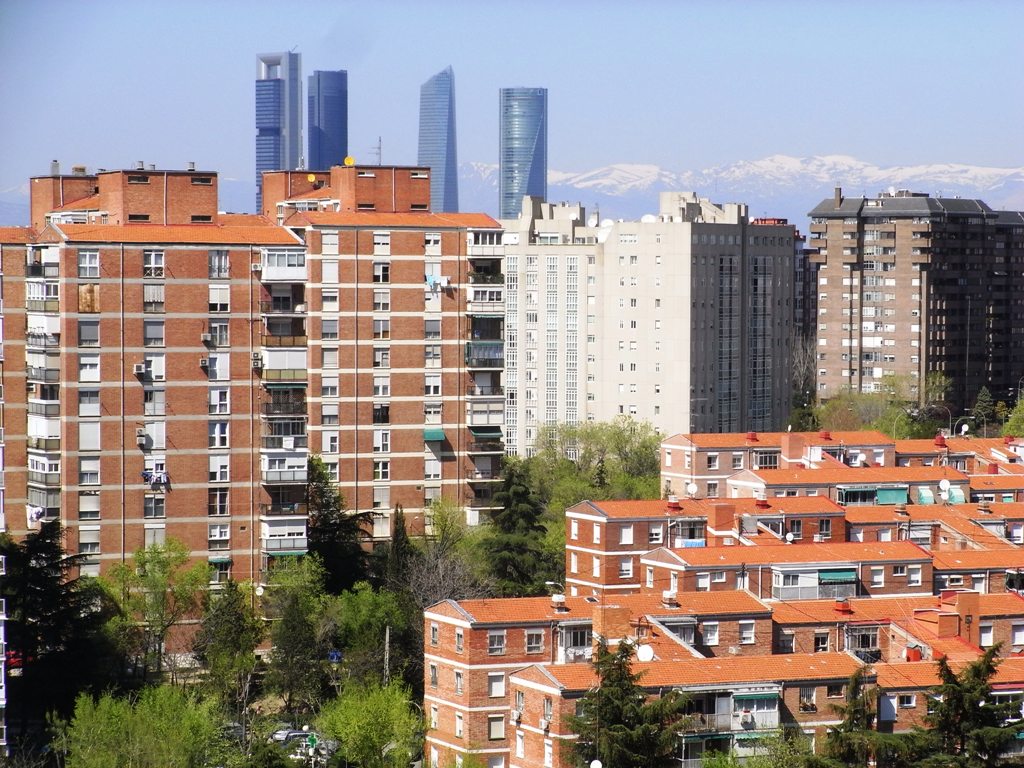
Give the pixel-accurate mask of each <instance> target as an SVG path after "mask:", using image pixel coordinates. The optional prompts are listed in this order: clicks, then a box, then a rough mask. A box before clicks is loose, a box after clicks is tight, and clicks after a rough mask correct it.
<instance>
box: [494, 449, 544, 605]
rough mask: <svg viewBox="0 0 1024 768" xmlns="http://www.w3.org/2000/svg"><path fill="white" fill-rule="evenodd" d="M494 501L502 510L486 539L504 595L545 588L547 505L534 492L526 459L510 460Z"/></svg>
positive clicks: (496, 579) (519, 594)
mask: <svg viewBox="0 0 1024 768" xmlns="http://www.w3.org/2000/svg"><path fill="white" fill-rule="evenodd" d="M494 501H495V503H496V504H499V505H500V506H501V509H499V510H497V511H495V512H494V513H493V514H492V515H491V530H490V532H489V535H488V536H487V538H486V539H485V540H484V542H483V547H484V550H485V552H486V554H487V555H488V558H489V564H490V569H491V575H492V576H493V578H494V581H495V583H496V585H497V587H498V591H499V592H500V593H501V594H502V595H503V596H504V597H518V596H523V595H530V594H537V593H539V592H541V591H543V584H542V583H540V582H542V580H543V573H544V569H543V562H544V551H543V541H544V531H545V529H544V526H543V525H542V524H541V520H540V519H541V515H542V514H543V512H544V507H543V505H542V504H541V501H540V498H539V497H538V496H537V494H536V493H534V491H533V489H532V488H531V486H530V483H529V480H528V478H527V476H526V471H525V468H524V467H523V464H522V462H520V461H516V460H510V461H506V463H505V467H504V470H503V479H502V484H501V488H500V490H498V491H497V492H496V493H495V494H494Z"/></svg>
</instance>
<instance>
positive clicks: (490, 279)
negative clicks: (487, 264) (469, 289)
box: [469, 272, 505, 285]
mask: <svg viewBox="0 0 1024 768" xmlns="http://www.w3.org/2000/svg"><path fill="white" fill-rule="evenodd" d="M469 282H470V283H472V284H474V285H504V284H505V275H503V274H502V273H501V272H470V273H469Z"/></svg>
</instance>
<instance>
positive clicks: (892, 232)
mask: <svg viewBox="0 0 1024 768" xmlns="http://www.w3.org/2000/svg"><path fill="white" fill-rule="evenodd" d="M810 216H811V217H812V218H811V242H810V245H811V246H812V247H814V248H816V249H817V254H816V255H815V256H814V257H813V260H814V261H815V262H816V263H817V265H818V270H819V271H818V321H817V322H818V330H817V339H818V347H817V358H818V359H817V378H818V393H817V394H818V397H819V398H825V399H827V398H829V397H834V396H835V395H837V394H839V393H840V392H843V391H846V390H852V391H855V392H880V391H883V388H884V386H885V384H884V379H885V377H888V376H895V377H897V378H899V379H902V380H904V381H905V382H906V391H907V393H908V394H909V395H910V397H911V398H913V399H915V400H919V401H920V402H922V403H923V402H926V401H928V402H933V401H935V400H945V401H947V402H948V403H949V404H950V405H951V406H952V407H953V409H954V410H955V411H959V410H960V409H962V408H964V407H968V406H970V405H972V404H973V402H974V398H975V396H976V395H977V393H978V390H979V389H981V387H982V386H987V387H988V388H989V390H990V391H991V392H992V393H993V394H994V395H996V399H998V398H999V396H1002V395H1003V393H1007V392H1010V391H1011V390H1013V391H1014V392H1015V391H1016V386H1017V383H1018V379H1019V377H1020V374H1021V372H1022V371H1024V338H1022V334H1024V318H1022V316H1021V309H1020V306H1019V304H1018V303H1017V301H1016V300H1015V298H1014V297H1015V296H1017V295H1018V294H1019V292H1020V291H1021V290H1022V289H1024V270H1022V266H1024V214H1022V213H1017V212H1008V211H994V210H992V209H991V208H990V207H989V206H988V205H986V204H985V203H984V202H982V201H981V200H962V199H959V198H937V197H930V196H928V195H925V194H918V193H911V192H906V191H890V192H888V193H883V194H881V195H879V196H878V197H877V198H874V199H870V198H863V197H844V196H843V194H842V190H841V189H838V188H837V189H836V192H835V196H834V198H832V199H828V200H824V201H822V202H821V204H819V205H818V206H817V207H816V208H815V209H814V210H813V211H811V213H810ZM935 374H941V375H943V376H945V377H947V378H948V380H949V383H950V385H951V388H950V389H949V391H948V392H946V393H940V392H931V393H929V392H928V391H927V389H928V387H927V382H928V379H929V376H934V375H935ZM1011 395H1012V393H1011Z"/></svg>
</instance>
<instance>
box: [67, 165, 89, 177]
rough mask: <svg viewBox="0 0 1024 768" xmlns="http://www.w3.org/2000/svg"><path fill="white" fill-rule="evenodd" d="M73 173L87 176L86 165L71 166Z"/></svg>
mask: <svg viewBox="0 0 1024 768" xmlns="http://www.w3.org/2000/svg"><path fill="white" fill-rule="evenodd" d="M71 175H72V176H85V175H86V169H85V166H84V165H72V166H71Z"/></svg>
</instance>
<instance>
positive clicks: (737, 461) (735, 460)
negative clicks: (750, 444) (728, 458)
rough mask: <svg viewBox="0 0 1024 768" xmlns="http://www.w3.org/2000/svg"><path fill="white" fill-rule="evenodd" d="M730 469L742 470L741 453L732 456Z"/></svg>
mask: <svg viewBox="0 0 1024 768" xmlns="http://www.w3.org/2000/svg"><path fill="white" fill-rule="evenodd" d="M732 468H733V469H743V454H742V453H734V454H733V455H732Z"/></svg>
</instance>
